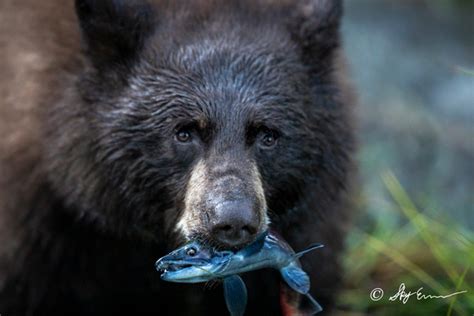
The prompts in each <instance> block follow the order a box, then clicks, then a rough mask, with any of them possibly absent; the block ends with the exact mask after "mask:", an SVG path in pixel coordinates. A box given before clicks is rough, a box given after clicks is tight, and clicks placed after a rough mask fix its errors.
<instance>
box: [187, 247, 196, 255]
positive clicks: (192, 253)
mask: <svg viewBox="0 0 474 316" xmlns="http://www.w3.org/2000/svg"><path fill="white" fill-rule="evenodd" d="M196 252H197V250H196V248H194V247H191V248H189V249H188V250H186V254H187V255H188V256H190V257H194V256H195V255H196Z"/></svg>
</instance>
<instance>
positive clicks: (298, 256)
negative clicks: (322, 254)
mask: <svg viewBox="0 0 474 316" xmlns="http://www.w3.org/2000/svg"><path fill="white" fill-rule="evenodd" d="M322 247H324V245H322V244H312V245H311V246H309V247H308V248H306V249H305V250H302V251H300V252H297V253H295V254H294V255H293V259H298V258H300V257H301V256H303V255H305V254H307V253H308V252H310V251H313V250H315V249H318V248H322Z"/></svg>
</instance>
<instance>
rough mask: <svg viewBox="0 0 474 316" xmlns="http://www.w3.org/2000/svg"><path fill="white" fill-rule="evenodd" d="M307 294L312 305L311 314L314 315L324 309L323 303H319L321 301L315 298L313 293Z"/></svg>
mask: <svg viewBox="0 0 474 316" xmlns="http://www.w3.org/2000/svg"><path fill="white" fill-rule="evenodd" d="M305 296H306V298H307V299H308V300H309V301H310V303H311V305H312V309H311V310H310V315H314V314H317V313H319V312H322V311H323V308H322V307H321V305H319V303H318V302H317V301H316V300H315V299H314V297H312V296H311V294H309V293H306V295H305Z"/></svg>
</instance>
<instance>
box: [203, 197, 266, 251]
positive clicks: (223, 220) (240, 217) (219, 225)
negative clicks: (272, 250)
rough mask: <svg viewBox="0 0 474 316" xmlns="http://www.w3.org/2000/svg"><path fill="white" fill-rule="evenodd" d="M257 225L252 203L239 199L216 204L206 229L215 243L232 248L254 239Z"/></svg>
mask: <svg viewBox="0 0 474 316" xmlns="http://www.w3.org/2000/svg"><path fill="white" fill-rule="evenodd" d="M259 227H260V219H259V216H258V210H255V206H254V203H252V202H251V201H250V200H249V199H240V200H236V201H225V202H221V203H219V204H217V205H216V206H215V207H214V211H213V216H212V220H211V221H210V222H209V223H208V227H207V230H208V231H209V232H210V233H209V235H210V237H211V239H212V240H214V241H215V242H216V243H218V244H221V245H224V246H226V247H231V248H233V247H240V246H242V245H245V244H247V243H249V242H251V241H252V240H253V239H255V237H256V235H257V233H258V230H259Z"/></svg>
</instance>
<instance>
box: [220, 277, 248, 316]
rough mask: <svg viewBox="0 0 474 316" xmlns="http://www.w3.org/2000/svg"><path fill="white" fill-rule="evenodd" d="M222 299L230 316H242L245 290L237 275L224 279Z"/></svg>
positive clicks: (244, 304)
mask: <svg viewBox="0 0 474 316" xmlns="http://www.w3.org/2000/svg"><path fill="white" fill-rule="evenodd" d="M224 297H225V303H226V305H227V309H228V310H229V312H230V315H231V316H242V315H243V314H244V312H245V308H246V306H247V288H246V287H245V283H244V281H243V280H242V279H241V278H240V277H239V276H238V275H232V276H230V277H227V278H225V279H224Z"/></svg>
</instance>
